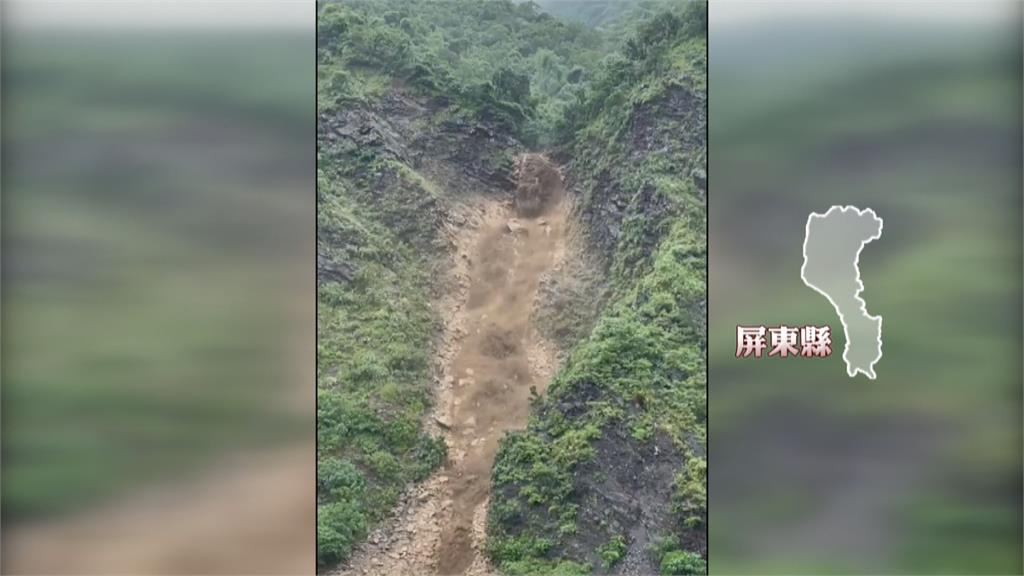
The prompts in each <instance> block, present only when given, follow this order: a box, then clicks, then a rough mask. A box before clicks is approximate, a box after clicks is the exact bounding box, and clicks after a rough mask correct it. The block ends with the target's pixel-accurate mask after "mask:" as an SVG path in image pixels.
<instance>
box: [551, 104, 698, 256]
mask: <svg viewBox="0 0 1024 576" xmlns="http://www.w3.org/2000/svg"><path fill="white" fill-rule="evenodd" d="M706 111H707V103H706V96H705V95H704V94H700V93H697V92H694V91H692V90H690V89H689V88H685V87H682V86H672V87H671V88H668V89H667V90H666V92H665V94H664V95H663V96H662V97H661V98H659V99H657V100H653V101H651V102H646V103H644V104H641V105H639V106H637V107H635V108H634V109H633V110H632V112H631V115H630V120H629V129H628V132H627V134H626V135H625V136H624V141H625V143H626V151H625V156H626V161H627V162H628V163H629V164H632V165H636V164H639V163H642V162H644V161H646V160H649V159H654V158H659V157H661V158H664V160H665V162H666V163H667V164H668V165H669V166H670V167H671V168H672V169H673V170H675V171H677V172H678V176H679V177H680V179H681V180H683V181H687V182H691V183H692V185H693V187H694V189H695V190H696V191H697V192H698V197H699V198H700V199H701V200H703V199H704V196H705V195H706V190H707V172H706V171H705V170H706V169H705V166H704V160H703V154H704V150H705V147H706V145H707V114H706ZM619 168H621V167H620V166H615V165H613V166H610V167H608V168H606V169H605V170H603V171H602V172H601V173H600V174H599V176H598V178H597V179H596V182H594V183H593V184H592V185H591V186H590V188H589V190H588V191H587V193H586V194H584V193H583V191H582V190H580V189H579V183H578V182H576V181H575V179H574V177H573V174H574V171H573V163H572V162H570V163H569V165H568V169H567V174H568V179H569V181H570V187H571V188H572V189H573V191H574V193H575V194H576V195H577V196H579V197H585V198H586V201H585V202H584V203H583V205H582V209H581V214H580V217H581V218H582V219H583V220H584V221H585V222H586V223H587V225H588V229H589V236H590V240H591V242H593V243H594V244H595V245H596V247H597V249H598V252H600V253H603V254H611V253H613V252H614V251H615V249H616V246H617V245H618V242H619V240H620V237H621V236H622V229H623V221H624V220H625V219H626V218H627V217H629V216H633V217H639V218H645V219H648V220H649V221H653V222H661V221H663V220H664V219H665V218H667V217H669V216H672V215H674V214H676V213H677V207H676V206H674V205H673V203H672V202H671V201H669V200H668V199H667V198H665V197H664V196H663V195H660V194H657V193H656V190H655V188H654V186H653V185H652V184H651V183H650V182H639V183H636V182H633V183H630V182H625V181H623V179H622V178H621V177H620V171H621V170H620V169H619ZM652 228H657V226H655V227H652ZM659 240H660V236H658V237H649V238H645V240H644V245H645V246H648V247H651V246H655V245H657V242H658V241H659Z"/></svg>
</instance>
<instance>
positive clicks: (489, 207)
mask: <svg viewBox="0 0 1024 576" xmlns="http://www.w3.org/2000/svg"><path fill="white" fill-rule="evenodd" d="M517 178H518V187H517V190H516V196H515V199H514V201H506V200H502V199H481V200H479V201H477V202H475V203H472V204H468V205H465V206H464V207H463V208H462V209H461V210H463V213H461V214H458V215H456V218H455V219H454V220H455V221H456V222H461V223H460V224H453V225H452V226H451V228H450V229H449V230H448V233H449V237H450V239H451V240H452V241H453V243H454V245H455V247H456V252H455V254H454V255H453V265H452V271H451V278H450V279H449V282H450V288H451V289H450V290H448V294H447V296H446V297H445V300H444V301H442V302H440V303H438V306H439V308H440V310H441V312H442V314H443V318H444V319H445V333H444V341H443V345H442V346H441V348H440V352H439V357H438V359H437V371H438V377H437V381H436V388H437V389H436V393H437V395H436V403H435V408H434V414H433V415H432V419H431V420H432V421H431V422H428V427H429V428H432V429H433V430H434V431H436V432H437V433H441V434H443V435H444V437H445V440H446V442H447V444H448V460H447V462H446V463H445V465H444V466H443V467H442V469H441V470H440V471H438V472H437V473H436V474H435V475H434V476H433V477H431V478H430V479H428V480H427V481H426V482H424V483H423V484H422V485H420V486H418V487H416V488H414V489H413V490H412V491H411V492H410V493H409V494H407V495H406V497H405V498H403V500H402V502H401V503H400V505H399V508H398V512H397V514H396V515H395V517H394V518H393V519H392V520H390V521H388V522H385V523H384V524H383V525H382V526H380V527H379V528H378V529H377V530H375V531H374V532H373V533H372V534H371V535H370V537H369V538H368V540H367V542H366V543H365V544H364V545H362V546H361V547H360V548H359V549H358V550H357V551H356V553H355V554H354V555H353V558H352V560H351V561H350V563H349V564H348V566H347V567H346V568H343V569H342V573H344V574H361V575H362V574H366V575H371V574H372V575H378V574H379V575H393V574H402V573H405V574H442V575H449V574H470V575H474V576H476V575H481V574H489V573H490V572H491V571H490V569H489V567H488V565H487V562H486V558H485V554H484V537H485V534H484V525H485V520H486V511H487V500H488V491H489V488H490V471H491V465H492V464H493V462H494V456H495V453H496V451H497V449H498V443H499V441H500V440H501V438H502V437H503V436H504V435H505V433H506V431H508V430H514V429H522V428H523V427H525V425H526V422H527V417H528V415H529V408H530V397H531V394H533V393H537V394H539V393H542V392H543V391H544V390H545V389H546V387H547V384H548V382H549V380H550V378H551V376H552V373H553V372H554V369H555V358H554V348H553V347H552V346H551V345H550V344H548V343H547V342H545V341H544V339H543V338H542V337H541V336H540V335H539V334H538V333H537V331H536V329H535V328H534V326H533V324H532V322H531V319H532V316H533V314H532V312H533V308H534V302H535V299H536V296H537V291H538V287H539V285H540V282H541V279H542V278H543V276H544V275H545V274H546V273H549V272H550V271H552V270H553V269H555V268H556V267H557V266H558V265H559V263H560V262H561V261H562V259H563V258H564V254H565V250H566V237H567V217H568V214H569V213H570V210H569V206H568V204H569V202H568V199H566V198H565V195H564V191H563V187H562V179H561V175H560V174H559V172H558V170H557V168H556V167H555V166H554V165H552V164H551V163H550V162H549V161H548V160H547V159H545V158H544V157H543V156H540V155H536V154H528V155H524V156H522V157H520V158H519V160H518V161H517ZM531 390H532V391H531Z"/></svg>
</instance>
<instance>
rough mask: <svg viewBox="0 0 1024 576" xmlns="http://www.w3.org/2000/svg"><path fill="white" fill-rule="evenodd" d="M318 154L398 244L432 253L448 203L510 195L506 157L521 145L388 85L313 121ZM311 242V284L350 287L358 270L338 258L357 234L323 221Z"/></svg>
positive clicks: (510, 174) (436, 103)
mask: <svg viewBox="0 0 1024 576" xmlns="http://www.w3.org/2000/svg"><path fill="white" fill-rule="evenodd" d="M317 148H318V153H319V154H320V156H321V157H322V158H323V159H324V160H325V164H326V165H329V166H330V167H331V169H332V170H339V171H341V172H342V173H343V174H345V177H346V179H347V180H348V181H350V182H354V183H356V185H357V186H358V187H359V188H360V189H361V192H360V193H361V194H363V195H364V196H366V201H367V202H372V203H373V206H374V207H375V208H376V209H377V210H379V211H380V212H381V213H382V217H383V218H384V223H385V224H387V225H388V228H389V229H390V230H392V231H394V232H396V234H397V236H398V238H399V239H401V240H403V241H406V242H408V243H410V244H412V245H414V246H418V247H420V248H422V249H423V250H427V251H432V250H433V249H434V248H435V246H433V244H432V243H433V242H435V239H436V238H438V231H439V230H440V228H441V226H442V223H443V222H444V220H445V219H446V218H448V212H449V211H448V202H449V201H450V200H452V199H454V198H457V197H460V196H467V195H472V194H500V193H502V192H505V191H508V190H511V189H512V188H513V186H514V185H513V177H514V174H513V169H514V166H513V162H512V158H513V157H514V154H515V152H516V151H517V150H519V149H521V146H520V144H519V143H518V141H517V140H515V139H514V138H513V137H511V136H510V135H508V134H507V133H505V132H503V131H502V130H501V129H500V128H498V127H496V126H490V125H487V124H485V123H480V122H469V121H466V120H461V119H455V118H452V117H451V114H450V112H449V110H448V108H447V106H446V104H445V103H444V102H443V101H440V100H437V99H429V98H425V97H420V96H416V95H414V94H411V93H409V92H408V91H406V90H404V89H403V88H401V87H399V86H393V87H392V88H391V89H390V90H389V91H388V92H387V93H386V94H384V95H383V96H382V97H381V98H379V99H378V100H377V101H375V102H374V103H372V104H368V103H357V104H353V105H351V106H350V107H348V108H346V109H343V110H341V111H339V112H335V113H332V114H320V115H319V116H318V118H317ZM431 183H437V184H436V185H432V184H431ZM424 185H425V186H427V187H428V188H431V189H432V190H431V191H430V193H427V192H425V191H424V189H423V186H424ZM435 192H436V193H435ZM317 240H318V242H317V245H318V246H317V277H318V279H320V280H322V281H326V282H349V281H351V280H352V278H353V277H354V276H355V274H356V272H357V271H356V270H355V269H354V267H353V266H352V265H351V264H348V263H346V257H345V254H346V252H348V251H351V250H356V249H358V248H359V246H360V245H361V243H362V239H361V238H360V237H359V235H358V234H357V233H356V232H355V231H353V230H347V229H344V228H343V227H341V228H339V227H338V226H335V225H333V224H332V223H324V222H322V223H320V224H319V225H318V226H317Z"/></svg>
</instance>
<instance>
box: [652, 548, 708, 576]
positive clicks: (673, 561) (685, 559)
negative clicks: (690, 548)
mask: <svg viewBox="0 0 1024 576" xmlns="http://www.w3.org/2000/svg"><path fill="white" fill-rule="evenodd" d="M707 571H708V567H707V563H706V562H705V561H704V559H703V558H701V557H700V555H699V554H694V553H693V552H684V551H680V550H674V551H672V552H668V553H666V554H665V555H664V556H663V557H662V558H661V571H660V574H661V575H662V576H688V575H690V574H705V573H707Z"/></svg>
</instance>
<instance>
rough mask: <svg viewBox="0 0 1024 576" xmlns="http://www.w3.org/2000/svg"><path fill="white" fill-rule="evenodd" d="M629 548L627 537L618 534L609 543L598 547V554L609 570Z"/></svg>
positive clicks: (603, 564)
mask: <svg viewBox="0 0 1024 576" xmlns="http://www.w3.org/2000/svg"><path fill="white" fill-rule="evenodd" d="M627 549H628V548H627V546H626V539H625V538H623V537H622V536H618V535H616V536H613V537H612V539H611V540H609V541H608V543H607V544H605V545H604V546H601V547H600V548H598V549H597V555H598V556H599V557H600V558H601V564H602V566H604V568H605V569H606V570H607V569H608V568H611V567H612V566H614V565H616V564H618V563H619V560H622V557H623V556H625V555H626V550H627Z"/></svg>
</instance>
